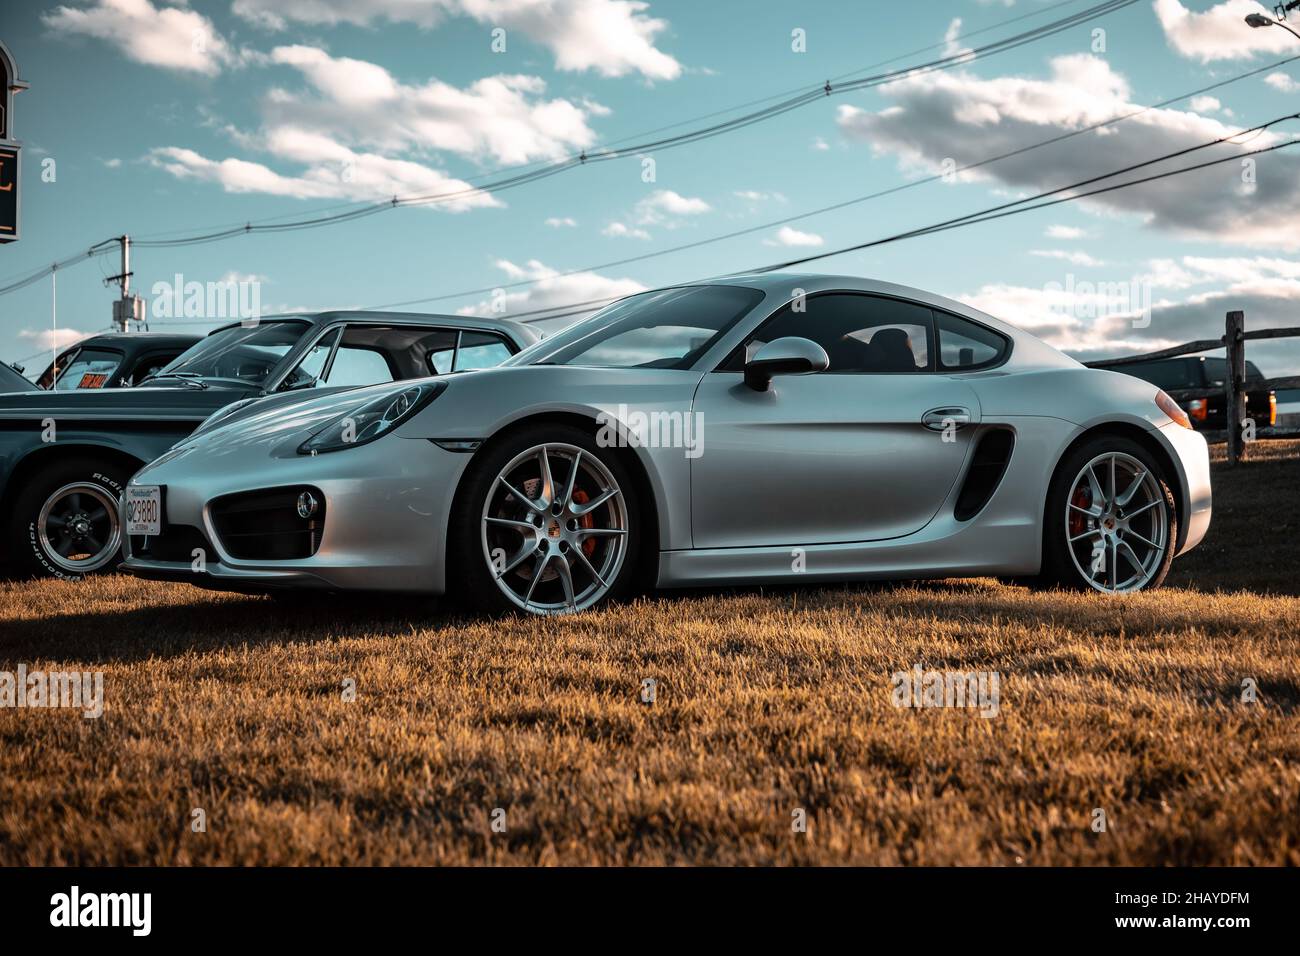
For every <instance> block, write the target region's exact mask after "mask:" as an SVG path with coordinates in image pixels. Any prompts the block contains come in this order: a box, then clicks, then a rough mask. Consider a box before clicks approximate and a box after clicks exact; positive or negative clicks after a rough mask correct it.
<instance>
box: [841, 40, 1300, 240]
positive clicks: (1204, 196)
mask: <svg viewBox="0 0 1300 956" xmlns="http://www.w3.org/2000/svg"><path fill="white" fill-rule="evenodd" d="M881 90H882V93H884V95H886V96H888V97H891V98H892V99H893V100H894V101H895V104H896V105H891V106H889V107H888V108H886V109H884V110H882V111H881V112H878V113H870V112H867V111H865V110H860V109H857V108H855V107H852V106H847V105H842V106H840V108H839V117H838V122H839V126H840V128H841V130H842V131H843V132H844V133H845V134H846V135H848V136H850V137H854V138H857V139H861V140H864V141H866V142H868V143H870V144H871V147H872V148H873V149H874V150H876V151H877V152H879V153H893V154H895V155H896V156H898V157H899V158H900V160H901V161H902V162H903V163H904V164H905V165H909V166H913V167H921V168H924V169H926V170H932V171H938V170H939V169H941V168H942V167H941V164H942V163H943V161H944V160H945V159H947V158H952V159H954V160H955V161H956V162H957V164H958V165H959V166H967V165H971V164H973V163H977V162H979V161H981V160H984V159H986V158H987V157H989V156H991V155H1000V154H1003V153H1011V152H1013V151H1015V150H1017V149H1020V148H1022V147H1024V146H1026V145H1030V144H1033V143H1036V142H1040V141H1042V140H1045V139H1049V138H1052V137H1054V136H1059V135H1061V134H1062V133H1066V132H1070V131H1073V130H1078V129H1080V128H1083V127H1087V126H1091V125H1093V124H1096V123H1099V122H1102V121H1105V120H1110V119H1113V118H1115V117H1117V116H1120V115H1124V114H1129V113H1134V112H1137V111H1139V110H1141V107H1140V106H1138V105H1136V104H1134V103H1132V102H1131V101H1130V97H1129V88H1128V83H1127V81H1126V80H1125V79H1124V77H1123V76H1121V75H1119V74H1117V73H1115V72H1114V71H1113V70H1112V69H1111V67H1110V65H1109V64H1108V63H1107V62H1106V61H1105V60H1103V59H1100V58H1098V57H1094V56H1089V55H1086V54H1073V55H1069V56H1062V57H1057V58H1056V59H1053V60H1052V61H1051V75H1050V77H1049V78H1048V79H1043V80H1039V79H1027V78H1024V77H996V78H993V79H981V78H979V77H976V76H972V75H970V74H967V73H963V72H959V71H957V72H947V73H931V74H928V75H921V76H912V77H908V78H904V79H902V80H899V81H897V82H894V83H890V84H887V85H886V86H884V87H882V88H881ZM1234 132H1236V130H1235V129H1234V128H1232V127H1228V126H1225V125H1223V123H1221V122H1219V121H1218V120H1215V119H1212V118H1209V117H1205V116H1200V115H1197V114H1195V113H1191V112H1187V111H1181V110H1173V109H1151V110H1146V111H1145V112H1141V113H1140V115H1136V116H1133V117H1132V118H1130V119H1128V120H1126V121H1124V122H1120V123H1116V124H1114V125H1112V126H1109V127H1103V128H1102V129H1100V130H1096V131H1093V132H1090V133H1084V134H1082V135H1080V136H1077V137H1075V138H1073V139H1071V140H1069V141H1068V142H1064V143H1061V144H1059V145H1053V146H1048V147H1044V148H1043V149H1041V150H1034V151H1032V152H1027V153H1023V154H1021V155H1017V156H1011V157H1009V158H1007V159H1004V160H1001V161H999V162H997V163H992V164H990V165H988V166H985V167H983V168H981V169H978V170H972V171H971V172H970V173H968V174H967V175H970V176H971V177H972V178H974V179H984V180H988V179H993V180H994V182H995V183H996V184H998V185H1000V186H1002V187H1006V188H1009V189H1010V190H1012V191H1013V192H1017V193H1019V192H1024V191H1033V192H1037V191H1040V190H1048V189H1055V188H1059V187H1060V186H1062V185H1065V184H1067V183H1070V182H1075V181H1078V180H1084V179H1087V178H1090V177H1094V176H1098V175H1101V174H1103V173H1105V172H1108V171H1110V170H1113V169H1116V168H1119V167H1123V166H1127V165H1131V164H1135V163H1139V162H1142V161H1145V160H1149V159H1151V158H1153V157H1155V156H1159V155H1163V154H1166V153H1171V152H1174V151H1176V150H1179V149H1185V148H1187V147H1189V146H1193V145H1200V144H1202V143H1205V142H1207V141H1210V140H1213V139H1217V138H1219V137H1223V136H1226V135H1231V134H1232V133H1234ZM1281 141H1282V140H1281V139H1280V138H1279V137H1277V136H1274V135H1272V134H1268V133H1265V134H1262V135H1258V136H1255V137H1253V138H1252V139H1251V140H1250V142H1249V143H1247V144H1243V145H1235V144H1234V145H1226V144H1225V145H1224V146H1219V147H1217V148H1216V149H1215V151H1214V152H1213V153H1209V152H1207V153H1205V154H1202V156H1200V157H1197V159H1201V158H1202V157H1204V158H1210V157H1212V158H1215V159H1221V158H1226V157H1231V156H1232V155H1233V151H1234V150H1235V151H1237V152H1239V153H1245V152H1246V151H1248V150H1254V149H1258V148H1260V147H1264V146H1269V145H1274V144H1276V143H1279V142H1281ZM1189 162H1190V161H1188V160H1184V161H1183V162H1182V164H1181V165H1187V164H1188V163H1189ZM1253 166H1254V172H1255V174H1256V179H1257V182H1256V183H1254V184H1249V185H1248V184H1246V183H1245V182H1244V181H1243V176H1242V166H1241V165H1240V164H1239V163H1237V162H1229V163H1223V164H1221V165H1218V166H1213V167H1209V168H1206V169H1203V170H1199V171H1197V172H1193V173H1187V174H1183V175H1179V176H1176V177H1169V178H1167V179H1164V180H1160V181H1158V182H1152V183H1147V184H1143V185H1141V186H1136V187H1132V188H1129V189H1124V190H1116V191H1114V192H1111V193H1107V194H1105V195H1100V196H1097V197H1095V198H1092V199H1088V200H1084V201H1083V202H1082V204H1083V206H1084V208H1086V209H1091V210H1094V211H1106V212H1108V213H1112V214H1113V213H1119V214H1128V215H1133V216H1136V217H1138V218H1139V219H1140V221H1142V222H1143V223H1145V224H1146V225H1147V226H1148V227H1151V228H1159V229H1165V230H1169V231H1172V232H1175V233H1177V234H1180V235H1184V236H1188V237H1191V238H1199V239H1205V240H1214V241H1218V242H1229V243H1240V244H1245V245H1272V246H1278V247H1281V248H1287V249H1294V248H1300V231H1297V230H1296V229H1295V222H1296V219H1297V218H1298V217H1300V156H1293V155H1291V154H1289V153H1283V152H1276V153H1271V154H1265V155H1261V156H1258V157H1256V158H1255V162H1254V164H1253ZM1170 168H1173V167H1171V166H1157V167H1152V168H1151V169H1150V170H1148V172H1158V171H1163V170H1167V169H1170ZM1103 185H1105V184H1103Z"/></svg>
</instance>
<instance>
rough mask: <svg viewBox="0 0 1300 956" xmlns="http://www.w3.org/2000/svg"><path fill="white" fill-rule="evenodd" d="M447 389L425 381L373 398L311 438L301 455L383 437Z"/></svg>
mask: <svg viewBox="0 0 1300 956" xmlns="http://www.w3.org/2000/svg"><path fill="white" fill-rule="evenodd" d="M446 387H447V383H446V382H422V383H420V384H419V385H410V386H408V387H406V388H404V389H402V390H401V391H399V392H388V393H386V394H384V395H381V396H380V397H379V398H375V399H371V400H370V401H369V402H366V404H364V405H362V406H360V407H358V408H355V409H353V410H352V411H350V412H348V413H347V414H346V415H340V416H339V417H338V418H336V419H334V420H333V421H332V422H330V423H329V424H328V425H326V426H325V427H324V428H322V429H321V430H320V431H318V432H316V434H314V435H312V436H311V438H308V439H307V440H306V441H305V442H303V443H302V444H301V445H299V446H298V454H300V455H316V454H319V453H321V452H326V451H342V450H343V449H344V448H355V447H356V446H357V445H364V444H366V443H367V442H372V441H374V440H375V439H376V438H382V437H383V436H384V435H387V434H388V433H389V432H391V431H392V430H393V429H394V428H396V427H397V426H398V425H400V424H402V422H404V421H406V420H407V419H408V418H410V417H411V416H412V415H414V414H415V413H416V412H418V411H419V410H420V409H422V408H424V406H426V405H428V404H429V403H430V402H431V401H433V400H434V399H435V398H437V397H438V395H439V394H441V393H442V391H443V389H445V388H446Z"/></svg>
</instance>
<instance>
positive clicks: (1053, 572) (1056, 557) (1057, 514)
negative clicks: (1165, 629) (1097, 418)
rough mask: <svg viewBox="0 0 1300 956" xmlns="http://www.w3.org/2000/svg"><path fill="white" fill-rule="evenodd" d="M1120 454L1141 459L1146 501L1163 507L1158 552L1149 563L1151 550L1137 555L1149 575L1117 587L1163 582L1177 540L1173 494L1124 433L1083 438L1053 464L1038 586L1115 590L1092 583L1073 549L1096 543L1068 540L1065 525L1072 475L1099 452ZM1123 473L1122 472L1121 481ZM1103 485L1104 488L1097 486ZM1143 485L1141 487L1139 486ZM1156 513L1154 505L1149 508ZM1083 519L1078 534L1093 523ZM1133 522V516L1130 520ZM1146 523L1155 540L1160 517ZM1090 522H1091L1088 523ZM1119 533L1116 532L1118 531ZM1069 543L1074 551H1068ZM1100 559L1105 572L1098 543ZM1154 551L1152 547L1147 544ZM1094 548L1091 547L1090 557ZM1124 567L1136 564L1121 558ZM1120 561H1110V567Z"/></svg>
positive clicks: (1158, 469) (1155, 464)
mask: <svg viewBox="0 0 1300 956" xmlns="http://www.w3.org/2000/svg"><path fill="white" fill-rule="evenodd" d="M1111 454H1115V455H1121V456H1127V457H1128V458H1130V459H1134V460H1136V461H1137V462H1139V463H1140V464H1141V466H1142V467H1143V468H1145V469H1146V471H1147V472H1148V473H1149V474H1150V476H1151V478H1152V479H1153V480H1154V486H1155V487H1154V489H1152V490H1151V495H1150V497H1151V500H1152V501H1153V502H1154V501H1155V500H1162V501H1163V503H1164V509H1163V516H1164V517H1163V524H1164V535H1163V542H1162V543H1163V552H1161V553H1160V554H1158V555H1154V556H1153V557H1152V560H1150V562H1149V564H1148V561H1147V556H1148V555H1151V554H1152V552H1150V551H1140V552H1139V557H1141V558H1142V564H1143V565H1145V566H1147V570H1146V571H1144V572H1141V573H1140V574H1144V575H1149V577H1148V578H1147V579H1146V580H1145V581H1144V582H1142V583H1140V584H1138V585H1137V586H1135V587H1132V588H1130V589H1123V590H1141V591H1148V590H1151V589H1152V588H1158V587H1160V585H1161V584H1163V583H1164V580H1165V577H1166V575H1168V573H1169V566H1170V565H1171V564H1172V563H1173V559H1174V550H1175V549H1176V547H1177V542H1178V511H1177V508H1176V507H1175V504H1174V496H1173V493H1172V492H1171V491H1170V489H1169V484H1168V482H1167V481H1166V478H1165V474H1164V469H1163V468H1162V467H1161V465H1160V463H1159V461H1158V460H1157V459H1156V457H1155V456H1154V455H1153V454H1152V453H1151V452H1150V451H1148V450H1147V449H1146V448H1145V447H1144V446H1142V445H1140V444H1139V443H1138V442H1136V441H1133V440H1132V439H1129V438H1123V437H1120V436H1116V435H1101V436H1098V437H1097V438H1094V439H1091V440H1089V441H1086V442H1084V443H1083V444H1081V445H1080V446H1079V447H1077V448H1075V449H1074V450H1073V451H1071V452H1070V453H1069V454H1067V455H1066V456H1065V457H1064V458H1063V459H1062V460H1061V463H1060V464H1059V465H1058V466H1057V469H1056V474H1055V475H1054V476H1053V477H1052V483H1051V486H1050V488H1049V489H1048V492H1047V503H1046V507H1047V510H1046V512H1045V514H1044V518H1043V570H1042V574H1041V575H1040V582H1041V585H1042V586H1047V587H1062V588H1068V589H1070V590H1080V591H1087V590H1096V591H1100V592H1102V593H1115V592H1114V591H1106V590H1105V588H1103V587H1098V586H1097V585H1095V584H1094V583H1092V582H1091V581H1090V580H1089V579H1088V577H1086V576H1085V573H1084V572H1083V571H1082V570H1081V569H1080V568H1079V566H1078V564H1077V563H1076V562H1077V561H1078V560H1079V559H1078V553H1079V550H1081V548H1086V547H1087V546H1088V545H1089V544H1092V546H1093V547H1094V548H1095V547H1097V546H1098V545H1097V544H1095V543H1093V539H1092V538H1083V539H1082V540H1083V541H1084V544H1083V545H1082V546H1080V545H1077V544H1076V545H1071V544H1070V542H1069V538H1070V530H1071V529H1070V527H1069V526H1068V524H1067V517H1066V515H1067V504H1068V503H1069V501H1070V499H1071V495H1072V493H1075V492H1076V489H1075V480H1076V478H1078V477H1079V475H1080V473H1081V472H1082V471H1083V469H1084V468H1085V467H1086V466H1087V465H1088V464H1089V463H1090V462H1093V461H1095V460H1096V459H1098V458H1099V457H1101V456H1107V455H1111ZM1127 478H1128V476H1126V480H1127ZM1103 490H1105V489H1103ZM1144 490H1145V489H1144ZM1152 510H1153V511H1155V512H1156V514H1160V510H1159V509H1158V508H1154V509H1152ZM1117 516H1118V517H1119V518H1120V519H1121V520H1122V519H1123V518H1124V517H1125V515H1124V512H1123V509H1120V510H1119V512H1118V515H1117ZM1080 520H1082V521H1083V522H1084V524H1083V525H1082V527H1081V528H1079V529H1075V530H1077V531H1080V532H1081V533H1083V534H1091V533H1092V528H1093V524H1091V523H1087V522H1088V521H1089V520H1090V519H1088V518H1086V517H1081V519H1080ZM1133 520H1134V521H1137V520H1138V519H1133ZM1151 522H1152V526H1151V529H1150V530H1149V531H1148V529H1147V527H1146V526H1145V525H1143V528H1142V531H1144V532H1148V533H1150V534H1151V540H1156V541H1159V538H1158V537H1156V536H1155V534H1154V529H1155V527H1156V526H1158V525H1159V524H1160V523H1161V519H1159V518H1155V517H1153V518H1152V519H1151ZM1094 523H1095V522H1094ZM1121 538H1122V535H1121ZM1072 548H1074V549H1075V550H1074V551H1073V552H1072V550H1071V549H1072ZM1101 551H1102V563H1103V569H1104V570H1105V573H1106V574H1109V573H1110V572H1109V569H1105V568H1104V563H1105V562H1104V558H1105V554H1106V548H1105V547H1102V548H1101ZM1152 551H1154V549H1152ZM1096 554H1097V552H1096V551H1093V552H1092V555H1093V557H1094V559H1095V558H1096ZM1124 566H1125V567H1126V569H1127V570H1128V571H1130V572H1136V571H1137V568H1136V567H1135V566H1134V565H1132V564H1131V563H1129V562H1127V561H1125V562H1124ZM1089 567H1090V569H1091V570H1094V573H1098V572H1097V571H1096V569H1095V567H1094V566H1092V565H1090V566H1089ZM1119 567H1120V563H1119V562H1116V569H1117V573H1118V568H1119ZM1102 580H1103V584H1105V583H1106V578H1105V575H1103V577H1102Z"/></svg>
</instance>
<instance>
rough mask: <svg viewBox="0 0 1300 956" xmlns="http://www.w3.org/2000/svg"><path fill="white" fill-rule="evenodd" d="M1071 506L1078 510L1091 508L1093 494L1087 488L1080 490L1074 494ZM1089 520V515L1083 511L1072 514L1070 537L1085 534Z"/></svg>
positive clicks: (1072, 512)
mask: <svg viewBox="0 0 1300 956" xmlns="http://www.w3.org/2000/svg"><path fill="white" fill-rule="evenodd" d="M1070 504H1072V505H1074V506H1075V507H1076V508H1085V509H1086V508H1089V507H1091V505H1092V492H1091V491H1089V490H1088V489H1087V488H1078V489H1076V490H1075V492H1074V497H1072V498H1071V499H1070ZM1087 520H1088V518H1087V515H1085V514H1084V513H1083V512H1082V511H1071V512H1070V537H1071V538H1073V537H1075V536H1076V535H1080V534H1083V532H1084V528H1085V527H1086V525H1085V522H1086V521H1087Z"/></svg>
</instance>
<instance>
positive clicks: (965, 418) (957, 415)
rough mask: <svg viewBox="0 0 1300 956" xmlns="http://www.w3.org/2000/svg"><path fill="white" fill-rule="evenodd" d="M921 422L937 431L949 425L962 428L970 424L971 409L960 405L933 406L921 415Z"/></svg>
mask: <svg viewBox="0 0 1300 956" xmlns="http://www.w3.org/2000/svg"><path fill="white" fill-rule="evenodd" d="M921 424H922V425H924V426H925V427H926V428H928V429H930V430H931V431H936V432H941V431H943V430H944V429H945V428H949V427H952V428H962V427H964V426H966V425H969V424H970V409H969V408H962V407H961V406H960V405H951V406H949V407H947V408H932V409H930V410H929V411H928V412H926V413H925V414H924V415H922V416H921Z"/></svg>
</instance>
